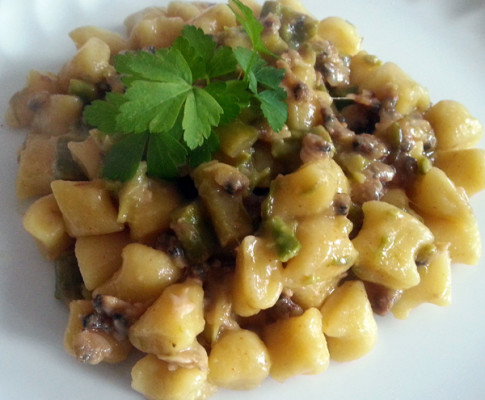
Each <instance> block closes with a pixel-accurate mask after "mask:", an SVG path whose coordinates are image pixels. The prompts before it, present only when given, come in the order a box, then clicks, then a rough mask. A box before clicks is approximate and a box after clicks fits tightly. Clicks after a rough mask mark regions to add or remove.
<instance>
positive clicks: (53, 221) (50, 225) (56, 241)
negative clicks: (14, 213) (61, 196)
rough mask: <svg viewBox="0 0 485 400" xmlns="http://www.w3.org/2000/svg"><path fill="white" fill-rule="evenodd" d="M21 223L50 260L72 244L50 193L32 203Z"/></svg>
mask: <svg viewBox="0 0 485 400" xmlns="http://www.w3.org/2000/svg"><path fill="white" fill-rule="evenodd" d="M22 224H23V226H24V229H25V230H26V231H27V232H29V233H30V234H31V235H32V236H33V237H34V239H35V242H36V243H37V246H38V247H39V250H40V251H41V252H42V254H44V256H45V257H46V258H48V259H50V260H54V259H56V258H57V257H59V256H60V255H61V254H62V252H63V251H64V250H67V249H68V248H69V246H70V245H71V244H72V239H71V238H70V237H69V235H68V234H67V231H66V225H65V224H64V220H63V218H62V214H61V211H60V210H59V207H58V206H57V202H56V199H55V198H54V196H53V195H52V194H49V195H47V196H44V197H41V198H39V199H37V200H36V201H35V202H34V203H32V204H31V205H30V207H29V208H28V209H27V211H26V213H25V215H24V218H23V220H22Z"/></svg>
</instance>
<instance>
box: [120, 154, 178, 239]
mask: <svg viewBox="0 0 485 400" xmlns="http://www.w3.org/2000/svg"><path fill="white" fill-rule="evenodd" d="M181 200H182V199H181V196H180V194H179V192H178V190H177V189H176V187H175V186H174V185H173V184H172V183H169V182H165V181H161V180H157V179H151V178H148V177H147V176H146V164H145V163H142V164H140V167H139V168H138V171H137V173H136V175H135V176H134V177H133V178H132V179H131V180H129V181H128V182H125V183H124V184H123V187H122V188H121V190H120V192H119V210H118V218H117V221H118V222H119V223H126V224H128V226H129V228H130V235H131V237H132V239H133V240H134V241H140V242H150V241H152V240H153V239H154V238H155V237H156V236H157V235H158V234H159V233H160V232H162V231H164V230H166V229H168V228H169V226H170V219H171V214H172V211H173V210H175V208H176V207H177V206H178V205H179V204H180V202H181Z"/></svg>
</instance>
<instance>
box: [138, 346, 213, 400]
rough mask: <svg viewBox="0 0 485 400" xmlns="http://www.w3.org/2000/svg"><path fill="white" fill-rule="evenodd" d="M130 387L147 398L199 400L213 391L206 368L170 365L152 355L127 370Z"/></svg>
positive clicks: (151, 399) (157, 399) (156, 399)
mask: <svg viewBox="0 0 485 400" xmlns="http://www.w3.org/2000/svg"><path fill="white" fill-rule="evenodd" d="M131 379H132V382H131V386H132V388H133V389H134V390H136V391H137V392H139V393H141V394H143V395H144V396H146V398H147V399H150V400H201V399H205V398H207V396H208V395H210V394H212V393H213V392H214V391H215V388H214V387H213V386H212V385H210V384H208V383H207V371H203V370H201V369H200V368H184V367H174V366H173V365H171V364H169V363H167V362H165V361H162V360H159V359H158V358H157V357H155V356H154V355H152V354H148V355H146V356H145V357H143V358H142V359H140V360H139V361H138V362H137V363H136V364H135V365H134V367H133V369H132V370H131Z"/></svg>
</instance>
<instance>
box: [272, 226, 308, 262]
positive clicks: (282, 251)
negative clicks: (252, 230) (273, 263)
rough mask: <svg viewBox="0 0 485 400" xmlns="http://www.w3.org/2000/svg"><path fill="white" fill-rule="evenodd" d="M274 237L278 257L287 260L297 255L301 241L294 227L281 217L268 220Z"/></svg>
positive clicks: (283, 260)
mask: <svg viewBox="0 0 485 400" xmlns="http://www.w3.org/2000/svg"><path fill="white" fill-rule="evenodd" d="M267 224H268V228H269V231H270V233H271V236H272V237H273V240H274V244H275V248H276V254H277V255H278V259H279V260H280V261H282V262H286V261H288V260H290V259H291V258H293V257H295V256H296V255H297V254H298V252H299V251H300V249H301V243H300V241H299V240H298V239H297V237H296V235H295V229H294V227H292V226H290V225H288V224H287V223H286V222H285V221H283V220H282V219H281V218H280V217H272V218H270V219H269V220H268V221H267Z"/></svg>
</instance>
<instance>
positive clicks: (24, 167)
mask: <svg viewBox="0 0 485 400" xmlns="http://www.w3.org/2000/svg"><path fill="white" fill-rule="evenodd" d="M56 147H57V138H56V137H46V136H44V135H35V134H30V135H28V136H27V140H26V141H25V143H24V145H23V147H22V149H21V150H20V152H19V167H18V172H17V180H16V190H17V197H18V198H19V199H21V200H23V199H26V198H29V197H33V196H44V195H47V194H49V193H50V192H51V186H50V185H51V182H52V181H53V180H54V163H55V160H56Z"/></svg>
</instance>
